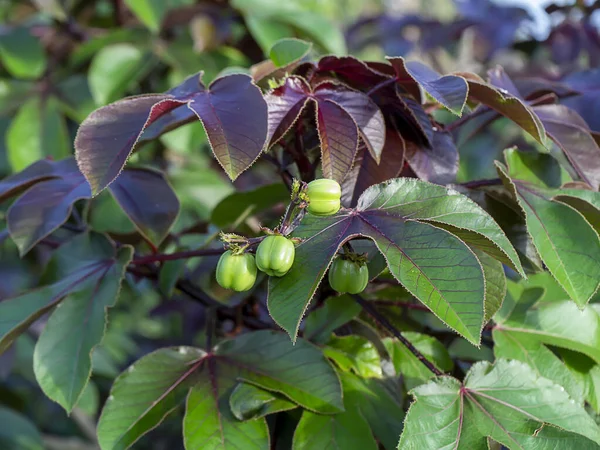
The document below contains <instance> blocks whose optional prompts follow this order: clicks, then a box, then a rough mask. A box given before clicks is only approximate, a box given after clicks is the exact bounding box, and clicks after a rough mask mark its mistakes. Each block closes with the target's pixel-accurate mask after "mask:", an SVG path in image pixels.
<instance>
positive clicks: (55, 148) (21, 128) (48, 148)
mask: <svg viewBox="0 0 600 450" xmlns="http://www.w3.org/2000/svg"><path fill="white" fill-rule="evenodd" d="M69 141H70V138H69V134H68V131H67V125H66V123H65V120H64V118H63V117H62V115H61V114H60V111H59V108H58V103H57V101H56V99H55V98H53V97H50V98H48V99H47V100H46V101H45V102H44V101H42V100H41V99H40V98H37V97H34V98H31V99H30V100H28V101H27V102H26V103H24V104H23V106H22V107H21V108H20V109H19V111H18V112H17V114H16V115H15V117H14V119H13V120H12V123H11V124H10V127H9V128H8V130H7V132H6V146H7V152H8V161H9V163H10V165H11V167H12V169H13V171H15V172H18V171H21V170H23V169H24V168H26V167H27V166H29V165H30V164H33V163H34V162H36V161H38V160H40V159H43V158H46V157H48V156H50V157H52V158H53V159H57V160H58V159H62V158H64V157H66V156H68V155H69V153H70V147H71V144H70V142H69Z"/></svg>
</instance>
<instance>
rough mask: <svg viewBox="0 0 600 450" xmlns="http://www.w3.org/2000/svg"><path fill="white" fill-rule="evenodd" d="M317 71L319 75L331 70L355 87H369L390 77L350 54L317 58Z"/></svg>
mask: <svg viewBox="0 0 600 450" xmlns="http://www.w3.org/2000/svg"><path fill="white" fill-rule="evenodd" d="M318 71H319V74H321V75H326V74H327V73H328V72H333V73H335V74H336V75H337V76H339V77H340V78H341V79H342V80H343V81H344V82H346V83H348V85H350V86H352V87H354V88H356V89H369V88H371V87H373V86H375V85H377V84H379V83H381V82H384V81H385V80H389V79H390V77H389V76H388V75H385V74H384V73H381V72H378V71H377V70H374V69H372V68H370V67H369V66H368V65H367V64H366V63H364V62H362V61H361V60H359V59H356V58H354V57H352V56H324V57H323V58H321V59H320V60H319V64H318Z"/></svg>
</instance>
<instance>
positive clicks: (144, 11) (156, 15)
mask: <svg viewBox="0 0 600 450" xmlns="http://www.w3.org/2000/svg"><path fill="white" fill-rule="evenodd" d="M192 3H193V2H192V1H191V0H125V4H126V5H127V6H128V7H129V9H130V10H131V11H132V12H133V13H134V14H135V15H136V16H137V18H138V19H139V20H140V21H141V22H142V23H143V24H144V25H145V26H146V27H147V28H148V29H150V30H151V31H152V32H153V33H158V32H159V31H160V26H161V23H162V20H163V18H164V16H165V14H166V13H167V11H169V10H170V9H172V8H176V7H178V6H184V5H190V4H192Z"/></svg>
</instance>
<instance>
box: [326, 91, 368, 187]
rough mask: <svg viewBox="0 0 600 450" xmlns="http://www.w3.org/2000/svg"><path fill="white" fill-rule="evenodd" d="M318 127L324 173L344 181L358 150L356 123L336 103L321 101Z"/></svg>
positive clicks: (328, 176)
mask: <svg viewBox="0 0 600 450" xmlns="http://www.w3.org/2000/svg"><path fill="white" fill-rule="evenodd" d="M317 127H318V130H319V139H320V141H321V162H322V164H323V174H324V175H325V177H327V178H332V179H334V180H337V181H342V180H343V179H344V178H345V176H346V175H347V174H348V172H349V171H350V169H351V168H352V163H353V162H354V157H355V156H356V151H357V150H358V131H357V129H356V124H355V123H354V121H353V120H352V118H351V117H350V116H349V115H348V114H346V112H345V111H344V109H342V108H341V107H340V106H339V105H337V104H336V103H333V102H329V101H320V102H317Z"/></svg>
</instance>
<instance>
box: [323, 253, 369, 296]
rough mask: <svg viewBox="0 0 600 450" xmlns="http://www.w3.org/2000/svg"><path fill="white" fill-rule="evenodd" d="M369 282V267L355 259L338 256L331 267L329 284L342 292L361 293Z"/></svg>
mask: <svg viewBox="0 0 600 450" xmlns="http://www.w3.org/2000/svg"><path fill="white" fill-rule="evenodd" d="M368 283H369V269H368V268H367V266H366V265H359V264H357V263H355V262H353V261H348V260H346V259H342V258H341V257H338V258H336V259H335V260H334V261H333V264H331V267H330V268H329V285H330V286H331V287H332V289H333V290H334V291H337V292H339V293H340V294H345V293H349V294H359V293H361V292H362V291H364V290H365V288H366V287H367V284H368Z"/></svg>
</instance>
